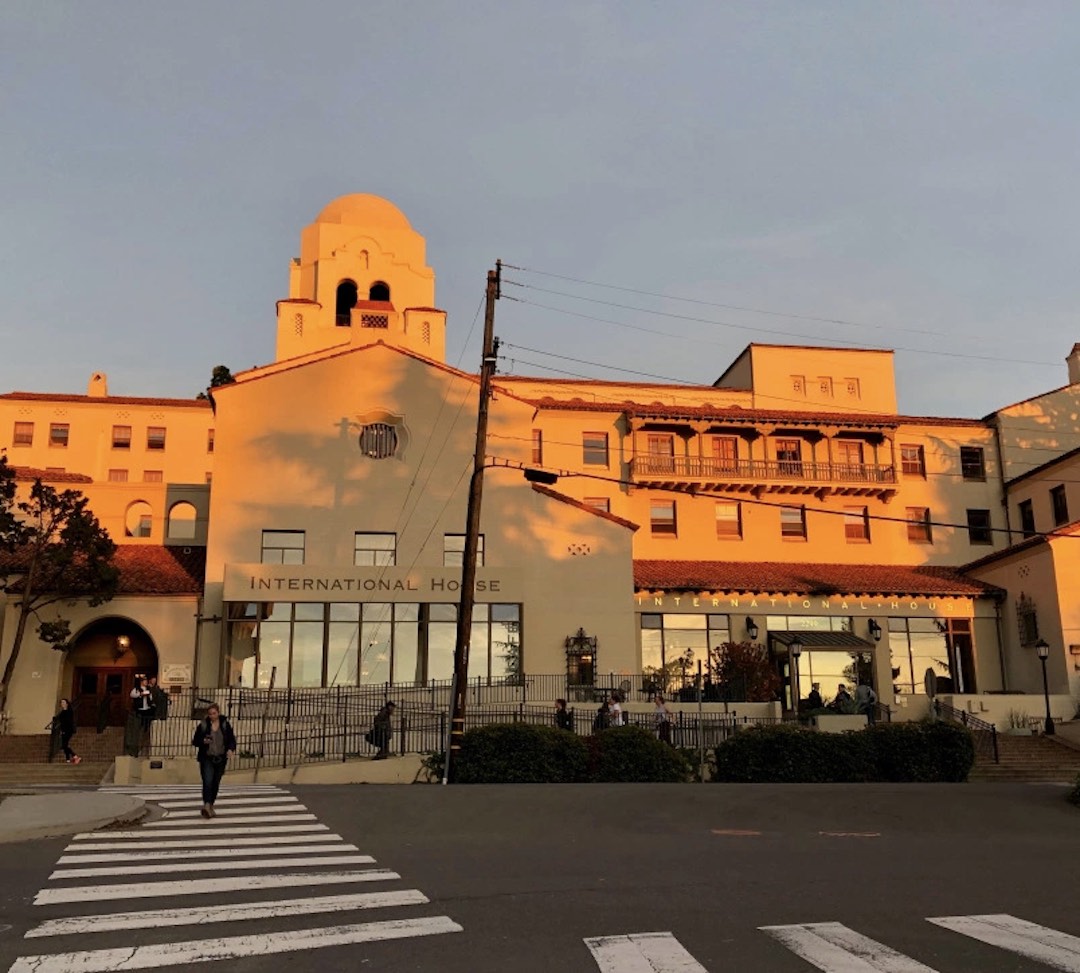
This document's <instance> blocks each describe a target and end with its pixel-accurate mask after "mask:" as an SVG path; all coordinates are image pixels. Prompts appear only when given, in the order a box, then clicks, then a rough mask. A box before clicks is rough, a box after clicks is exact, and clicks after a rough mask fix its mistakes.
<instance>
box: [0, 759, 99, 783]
mask: <svg viewBox="0 0 1080 973" xmlns="http://www.w3.org/2000/svg"><path fill="white" fill-rule="evenodd" d="M112 766H113V765H112V763H111V762H109V763H88V762H86V761H84V762H83V763H81V764H78V765H77V766H76V765H72V764H66V763H64V762H63V761H62V760H61V762H60V763H55V764H30V763H18V764H0V791H18V790H24V789H31V788H35V787H55V786H57V785H62V784H77V785H79V786H82V787H86V786H88V785H90V786H93V785H96V784H100V783H101V782H102V779H103V778H104V777H105V775H106V774H107V773H108V772H109V771H110V770H112Z"/></svg>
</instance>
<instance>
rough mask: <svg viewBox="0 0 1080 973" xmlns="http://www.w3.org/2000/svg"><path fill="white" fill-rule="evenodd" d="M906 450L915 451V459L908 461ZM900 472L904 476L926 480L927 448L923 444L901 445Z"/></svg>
mask: <svg viewBox="0 0 1080 973" xmlns="http://www.w3.org/2000/svg"><path fill="white" fill-rule="evenodd" d="M905 450H913V451H914V452H915V458H914V459H908V457H906V456H905V455H904V451H905ZM900 472H901V473H903V474H904V476H918V477H921V478H922V479H924V480H925V479H926V447H925V446H923V444H922V443H901V444H900Z"/></svg>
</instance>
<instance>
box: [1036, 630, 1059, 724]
mask: <svg viewBox="0 0 1080 973" xmlns="http://www.w3.org/2000/svg"><path fill="white" fill-rule="evenodd" d="M1035 651H1036V652H1037V653H1038V654H1039V661H1040V662H1041V663H1042V672H1043V699H1045V700H1046V735H1047V736H1053V735H1054V733H1055V732H1056V731H1055V730H1054V718H1053V717H1052V716H1051V715H1050V684H1049V683H1048V682H1047V680H1046V659H1047V657H1048V656H1049V655H1050V646H1049V645H1048V644H1047V642H1046V639H1039V641H1038V642H1036V643H1035Z"/></svg>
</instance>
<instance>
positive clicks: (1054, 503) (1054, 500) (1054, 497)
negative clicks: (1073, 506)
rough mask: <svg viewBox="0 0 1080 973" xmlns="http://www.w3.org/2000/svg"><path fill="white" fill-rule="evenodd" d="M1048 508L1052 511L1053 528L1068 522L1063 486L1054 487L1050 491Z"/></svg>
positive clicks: (1067, 503) (1067, 502) (1066, 502)
mask: <svg viewBox="0 0 1080 973" xmlns="http://www.w3.org/2000/svg"><path fill="white" fill-rule="evenodd" d="M1050 507H1051V509H1053V511H1054V526H1055V527H1060V526H1061V525H1062V524H1067V523H1068V522H1069V501H1068V500H1067V499H1066V497H1065V486H1064V484H1062V485H1061V486H1056V487H1054V488H1053V489H1052V490H1051V491H1050Z"/></svg>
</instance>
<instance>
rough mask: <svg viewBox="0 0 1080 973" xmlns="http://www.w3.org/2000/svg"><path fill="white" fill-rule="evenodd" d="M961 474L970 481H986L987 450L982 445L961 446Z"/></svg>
mask: <svg viewBox="0 0 1080 973" xmlns="http://www.w3.org/2000/svg"><path fill="white" fill-rule="evenodd" d="M965 453H967V454H968V455H967V457H966V458H965V456H964V454H965ZM976 459H977V460H978V462H977V463H976V462H975V460H976ZM960 476H961V477H962V478H963V479H964V480H966V481H967V482H969V483H985V482H986V450H985V449H984V448H983V447H982V446H961V447H960Z"/></svg>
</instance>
